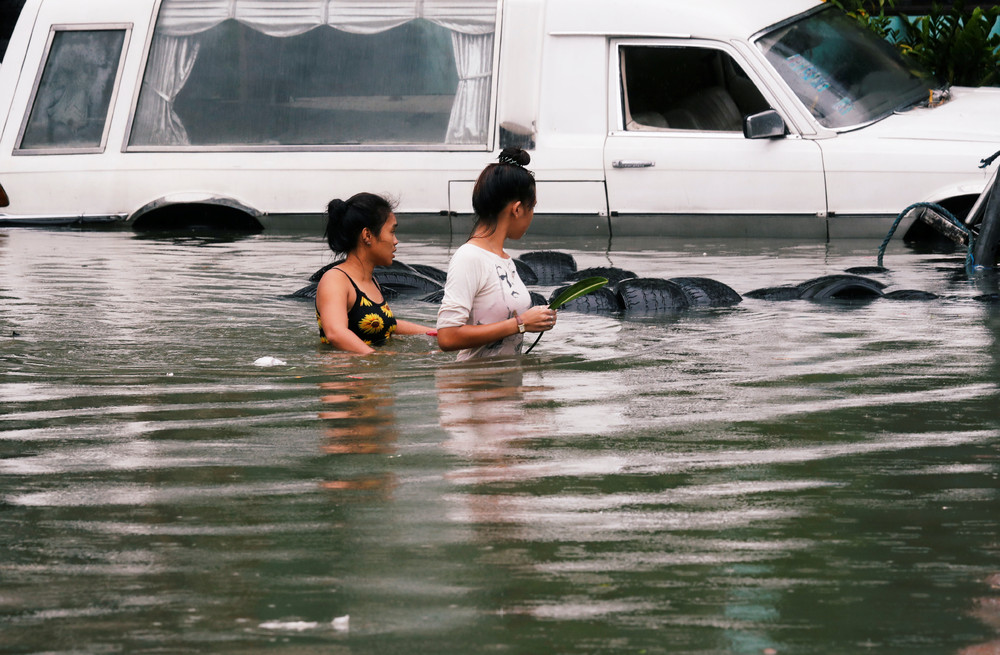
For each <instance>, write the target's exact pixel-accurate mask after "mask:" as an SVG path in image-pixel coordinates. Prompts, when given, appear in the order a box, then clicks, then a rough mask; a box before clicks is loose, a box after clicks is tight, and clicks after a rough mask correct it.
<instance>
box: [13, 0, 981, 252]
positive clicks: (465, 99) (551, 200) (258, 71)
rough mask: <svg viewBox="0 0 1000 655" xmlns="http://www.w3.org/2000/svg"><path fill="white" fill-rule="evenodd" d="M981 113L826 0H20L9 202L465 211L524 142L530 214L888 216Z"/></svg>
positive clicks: (625, 222) (973, 157)
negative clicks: (484, 179)
mask: <svg viewBox="0 0 1000 655" xmlns="http://www.w3.org/2000/svg"><path fill="white" fill-rule="evenodd" d="M998 117H1000V90H997V89H968V88H952V89H950V90H948V89H940V88H938V87H937V85H936V84H935V83H933V82H931V81H928V80H927V79H926V78H923V77H920V76H919V75H918V74H916V73H915V71H913V70H911V69H909V68H908V67H907V65H906V64H904V63H903V62H901V61H900V60H899V59H898V58H896V56H895V55H894V54H893V51H892V49H891V48H890V47H889V46H888V45H886V44H885V43H883V42H882V41H880V40H879V39H877V38H875V37H874V36H872V35H870V34H869V33H867V32H864V31H862V30H860V29H858V28H857V27H856V26H855V25H854V23H853V22H852V21H851V20H850V19H848V18H846V17H844V16H843V15H842V14H840V13H839V12H838V11H837V10H836V9H834V8H832V7H829V6H827V5H825V4H824V3H822V2H819V1H817V0H769V1H768V2H755V3H750V2H746V0H716V1H714V2H711V3H702V2H691V1H690V0H614V1H611V0H393V1H392V2H388V1H386V0H378V1H375V0H86V1H81V0H26V2H25V5H24V8H23V10H22V12H21V16H20V19H19V21H18V23H17V25H16V27H15V29H14V31H13V34H12V36H11V40H10V45H9V48H8V50H7V53H6V56H5V58H4V60H3V63H2V65H0V124H2V134H0V187H2V190H0V196H2V197H0V203H2V204H3V207H2V208H0V224H7V225H10V224H39V223H46V222H49V223H60V222H61V223H75V222H89V221H121V222H127V223H129V224H132V225H133V226H135V227H136V228H137V229H143V228H170V227H176V226H181V225H187V224H189V223H192V222H194V223H198V222H204V223H209V224H217V225H227V226H230V227H233V226H244V227H264V228H267V227H272V226H282V225H286V226H293V225H299V224H302V223H303V221H305V222H309V223H315V224H316V225H317V226H318V225H320V219H322V217H323V212H324V210H325V206H326V203H327V202H328V201H329V200H330V199H331V198H334V197H346V196H350V195H352V194H354V193H356V192H358V191H363V190H364V191H374V192H381V193H387V194H389V195H391V196H394V197H395V198H396V199H397V200H398V203H399V207H398V212H397V213H398V214H399V217H400V222H401V225H402V226H403V229H407V228H412V229H417V228H419V229H427V230H435V231H448V230H450V229H453V228H456V229H463V230H464V229H466V226H467V225H468V219H469V216H470V215H471V211H472V207H471V199H470V195H471V190H472V184H473V181H474V180H475V178H476V176H477V174H478V173H479V171H480V170H481V169H482V168H483V166H484V165H486V164H487V163H489V162H491V161H495V158H496V154H497V153H498V152H499V151H500V149H501V148H503V147H505V146H507V145H521V146H523V147H525V148H526V149H528V150H529V151H530V152H531V157H532V164H531V168H532V169H533V170H534V172H535V175H536V179H537V181H538V196H539V202H538V210H537V218H536V222H535V224H534V225H533V227H532V230H533V232H547V233H556V234H581V235H591V234H594V235H604V234H607V235H610V234H614V235H616V236H617V235H653V234H655V235H665V236H694V237H703V236H729V237H731V236H754V237H788V238H797V239H828V238H836V237H866V238H871V237H881V236H883V235H884V234H885V233H886V231H887V229H888V227H889V225H890V224H891V222H892V220H893V219H894V218H895V217H896V215H897V214H898V213H899V212H900V210H902V209H903V208H904V207H906V206H907V205H909V204H911V203H914V202H917V201H932V202H938V203H943V204H944V205H945V206H946V207H948V208H949V209H952V210H953V211H956V212H958V213H962V212H964V211H965V210H966V209H967V208H968V207H969V206H970V205H971V203H972V201H973V200H974V199H975V198H976V197H977V196H978V195H979V193H980V192H981V191H982V189H983V187H984V186H985V184H986V182H987V180H988V178H989V175H990V173H991V172H992V171H991V170H990V169H984V170H981V169H979V168H978V164H979V162H980V160H981V159H983V158H985V157H987V156H988V155H990V154H992V153H993V151H995V150H997V149H1000V120H998ZM459 223H461V226H459V225H458V224H459ZM905 228H906V226H903V228H902V229H905ZM320 229H321V228H320Z"/></svg>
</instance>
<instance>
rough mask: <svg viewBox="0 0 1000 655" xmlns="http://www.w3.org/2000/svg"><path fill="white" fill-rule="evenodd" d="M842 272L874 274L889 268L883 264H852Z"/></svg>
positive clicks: (886, 271) (884, 271)
mask: <svg viewBox="0 0 1000 655" xmlns="http://www.w3.org/2000/svg"><path fill="white" fill-rule="evenodd" d="M844 272H845V273H850V274H851V275H875V274H878V273H888V272H889V269H888V268H886V267H885V266H853V267H851V268H849V269H847V270H846V271H844Z"/></svg>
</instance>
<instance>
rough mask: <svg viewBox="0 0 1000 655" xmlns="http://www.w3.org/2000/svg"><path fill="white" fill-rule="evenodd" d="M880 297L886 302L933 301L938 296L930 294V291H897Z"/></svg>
mask: <svg viewBox="0 0 1000 655" xmlns="http://www.w3.org/2000/svg"><path fill="white" fill-rule="evenodd" d="M882 297H883V298H885V299H887V300H935V299H936V298H937V297H938V295H937V294H936V293H931V292H930V291H921V290H919V289H899V290H897V291H890V292H889V293H884V294H882Z"/></svg>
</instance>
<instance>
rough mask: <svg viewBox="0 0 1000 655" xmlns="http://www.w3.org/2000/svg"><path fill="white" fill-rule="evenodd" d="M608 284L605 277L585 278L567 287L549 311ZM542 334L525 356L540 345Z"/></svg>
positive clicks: (551, 303)
mask: <svg viewBox="0 0 1000 655" xmlns="http://www.w3.org/2000/svg"><path fill="white" fill-rule="evenodd" d="M607 283H608V279H607V278H605V277H588V278H584V279H582V280H580V281H579V282H577V283H576V284H573V285H572V286H570V287H567V288H566V289H564V290H563V292H562V293H560V294H559V295H558V296H556V297H555V298H554V299H553V300H552V302H550V303H549V309H559V308H560V307H562V306H563V305H565V304H566V303H568V302H569V301H570V300H574V299H576V298H579V297H580V296H585V295H587V294H588V293H592V292H594V291H597V290H598V289H600V288H601V287H603V286H604V285H606V284H607ZM542 334H543V333H542V332H539V333H538V337H536V338H535V343H533V344H531V345H530V346H529V347H528V350H526V351H525V353H524V354H525V355H527V354H528V353H530V352H531V349H532V348H534V347H535V346H536V345H538V342H539V340H541V338H542Z"/></svg>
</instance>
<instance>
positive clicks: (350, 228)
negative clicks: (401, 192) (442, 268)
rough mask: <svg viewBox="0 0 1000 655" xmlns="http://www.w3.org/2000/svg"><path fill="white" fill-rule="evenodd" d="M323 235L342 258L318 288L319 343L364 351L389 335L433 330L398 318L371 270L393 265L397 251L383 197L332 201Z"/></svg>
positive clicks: (393, 220) (393, 222)
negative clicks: (390, 307) (324, 234)
mask: <svg viewBox="0 0 1000 655" xmlns="http://www.w3.org/2000/svg"><path fill="white" fill-rule="evenodd" d="M326 239H327V242H328V243H329V244H330V250H332V251H333V252H334V253H336V254H338V255H341V256H343V260H342V261H341V262H340V263H339V264H337V265H336V266H334V267H333V268H331V269H330V270H328V271H327V272H326V273H324V274H323V277H322V278H320V281H319V284H318V285H317V287H316V321H317V322H318V323H319V336H320V341H322V342H323V343H328V344H331V345H332V346H334V347H336V348H337V349H339V350H345V351H347V352H352V353H359V354H368V353H372V352H375V348H374V347H373V346H381V345H384V344H385V343H386V342H387V341H388V340H389V339H390V338H391V337H392V335H393V334H425V333H429V332H433V330H432V328H429V327H427V326H425V325H418V324H416V323H410V322H409V321H402V320H398V319H397V318H396V317H394V316H393V314H392V310H390V309H389V304H388V303H387V302H386V301H385V296H384V295H383V293H382V288H381V287H380V286H379V284H378V282H377V281H376V280H375V278H374V276H373V273H374V270H375V267H376V266H389V265H390V264H392V260H393V257H394V253H395V251H396V244H397V243H399V242H398V241H397V240H396V215H395V214H394V213H393V206H392V205H391V204H390V203H389V201H387V200H386V199H385V198H383V197H381V196H377V195H375V194H373V193H359V194H357V195H354V196H352V197H351V198H349V199H348V200H346V201H344V200H333V201H331V202H330V204H329V206H328V207H327V225H326Z"/></svg>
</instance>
